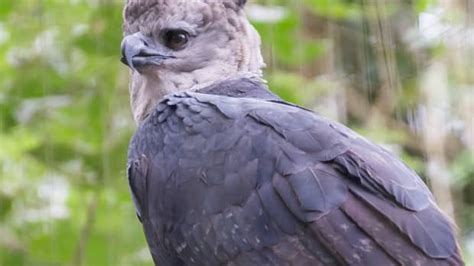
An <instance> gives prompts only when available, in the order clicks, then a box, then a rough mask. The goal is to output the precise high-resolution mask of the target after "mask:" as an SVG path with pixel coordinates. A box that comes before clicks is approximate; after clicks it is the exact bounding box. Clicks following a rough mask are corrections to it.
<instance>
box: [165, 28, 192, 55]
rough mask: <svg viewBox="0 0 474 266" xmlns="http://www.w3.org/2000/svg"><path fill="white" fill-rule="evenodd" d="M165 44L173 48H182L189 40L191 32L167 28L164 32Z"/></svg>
mask: <svg viewBox="0 0 474 266" xmlns="http://www.w3.org/2000/svg"><path fill="white" fill-rule="evenodd" d="M162 40H163V44H164V45H165V46H166V47H168V48H170V49H173V50H181V49H183V48H184V47H185V46H186V44H188V42H189V33H188V32H187V31H185V30H181V29H171V30H170V29H169V30H165V31H164V32H163V34H162Z"/></svg>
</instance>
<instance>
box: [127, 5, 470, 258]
mask: <svg viewBox="0 0 474 266" xmlns="http://www.w3.org/2000/svg"><path fill="white" fill-rule="evenodd" d="M244 4H245V0H128V1H127V4H126V6H125V11H124V32H125V38H124V40H123V42H122V54H123V59H122V61H123V62H124V63H125V64H127V65H128V66H129V67H130V68H131V69H132V71H131V85H130V92H131V105H132V111H133V115H134V118H135V120H136V121H137V123H138V125H139V127H138V130H137V132H136V133H135V135H134V137H133V138H132V141H131V143H130V147H129V157H128V160H129V161H128V177H129V185H130V188H131V192H132V196H133V200H134V203H135V206H136V212H137V215H138V217H139V219H140V221H141V223H142V224H143V228H144V232H145V235H146V239H147V242H148V246H149V248H150V251H151V254H152V257H153V259H154V262H155V264H156V265H222V264H223V265H375V266H385V265H462V264H463V262H462V258H461V255H460V250H459V248H458V245H457V243H456V240H455V230H454V229H453V225H452V224H451V222H450V221H449V219H448V218H447V217H446V216H445V215H444V214H443V213H442V212H441V211H440V210H439V208H438V207H437V206H436V204H435V202H434V199H433V196H432V195H431V193H430V192H429V190H428V188H427V187H426V186H425V184H424V183H423V182H422V180H421V179H420V178H419V177H418V176H417V175H416V173H415V172H414V171H412V170H411V169H410V168H408V167H407V166H406V165H405V164H403V163H402V162H400V160H398V159H397V158H395V157H394V156H393V155H392V154H390V153H389V152H388V151H386V150H384V149H383V148H381V147H380V146H378V145H376V144H373V143H372V142H370V141H368V140H367V139H365V138H363V137H361V136H359V135H357V134H356V133H354V132H353V131H351V130H350V129H348V128H346V127H345V126H343V125H341V124H338V123H336V122H333V121H330V120H328V119H326V118H324V117H321V116H319V115H318V114H315V113H313V112H311V111H309V110H306V109H304V108H301V107H299V106H296V105H293V104H291V103H288V102H285V101H283V100H282V99H280V98H279V97H278V96H276V95H275V94H273V93H272V92H270V90H269V89H268V88H267V87H266V85H265V82H264V81H263V79H262V68H263V67H264V63H263V60H262V56H261V53H260V38H259V35H258V34H257V32H256V31H255V29H254V28H253V27H252V26H251V25H250V23H249V21H248V20H247V18H246V16H245V14H244V11H243V5H244Z"/></svg>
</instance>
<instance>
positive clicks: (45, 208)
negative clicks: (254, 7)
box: [0, 0, 474, 265]
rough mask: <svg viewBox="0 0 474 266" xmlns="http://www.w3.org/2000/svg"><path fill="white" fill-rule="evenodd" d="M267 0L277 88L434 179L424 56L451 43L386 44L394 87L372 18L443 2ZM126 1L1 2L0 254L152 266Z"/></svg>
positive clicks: (467, 157) (454, 169)
mask: <svg viewBox="0 0 474 266" xmlns="http://www.w3.org/2000/svg"><path fill="white" fill-rule="evenodd" d="M254 2H259V3H261V4H264V5H269V6H273V5H279V6H282V7H283V9H282V10H284V12H283V16H282V17H281V18H280V19H278V20H277V21H264V20H255V23H254V24H255V26H256V28H257V29H258V30H259V32H260V33H261V35H262V39H263V48H264V54H265V57H266V62H267V64H268V69H267V73H266V78H267V79H268V81H269V84H270V87H271V88H272V89H273V90H274V91H275V92H276V93H277V94H279V95H280V96H282V97H283V98H285V99H287V100H289V101H291V102H295V103H298V104H302V105H305V106H307V107H309V108H314V109H316V110H318V111H320V112H322V113H324V114H326V115H328V116H330V117H332V118H335V119H339V120H342V121H343V122H346V123H348V124H349V125H350V126H352V127H353V128H355V129H356V130H357V131H359V132H361V133H362V134H364V135H367V136H369V137H370V138H372V139H374V140H376V141H377V142H380V143H386V144H389V145H395V146H396V149H395V151H398V152H399V155H400V156H402V157H403V158H404V160H405V161H406V162H407V163H408V164H410V165H411V166H412V167H414V168H415V169H416V170H417V171H418V172H419V173H420V174H421V175H422V176H423V177H424V178H426V176H427V169H426V159H427V157H426V151H425V150H423V147H420V146H419V143H420V142H422V140H421V137H420V135H419V134H418V133H417V129H416V127H415V128H414V129H413V128H411V127H410V126H412V125H410V123H408V122H409V121H407V119H406V117H409V115H410V111H411V110H412V109H413V108H415V107H417V106H418V105H419V104H422V103H423V99H422V97H421V96H420V95H422V92H421V91H420V86H421V85H420V82H421V81H420V80H421V76H422V74H423V72H424V70H425V68H426V65H424V64H425V63H427V62H429V60H421V61H420V60H418V59H416V58H418V57H419V58H429V59H439V58H443V57H446V56H447V54H449V48H446V47H444V46H443V45H441V44H440V43H434V44H431V45H428V46H426V47H423V48H422V49H420V50H418V51H417V52H416V53H413V52H412V51H411V50H410V49H412V48H411V47H410V46H409V45H407V44H406V43H403V42H402V40H401V38H399V39H396V38H395V37H394V40H391V41H392V42H393V45H394V48H393V49H392V48H386V47H385V48H384V49H388V50H390V51H392V52H393V53H392V56H393V58H392V59H390V60H391V61H390V62H389V63H393V66H394V67H395V68H396V70H397V71H396V72H397V75H398V81H399V83H398V85H397V86H395V87H397V89H398V90H396V91H395V94H388V96H387V91H386V90H384V88H385V87H386V86H387V85H386V80H387V77H386V75H384V74H383V73H384V67H385V66H384V65H383V64H381V63H380V58H379V57H378V56H379V55H380V53H379V52H380V51H381V49H380V46H381V45H380V43H377V42H376V41H374V40H377V36H376V34H375V33H376V32H377V30H376V29H374V28H371V27H372V26H371V25H373V24H374V20H378V22H380V21H381V20H383V22H385V23H388V25H393V26H394V28H397V27H401V28H403V27H404V26H405V25H401V26H400V25H398V23H401V22H407V21H408V23H410V21H411V23H412V24H413V25H416V18H417V16H418V15H419V14H420V12H423V11H425V10H427V9H428V8H429V7H430V6H433V5H434V4H436V3H437V2H436V1H434V0H419V1H392V2H390V5H386V6H385V7H384V8H383V9H382V10H380V6H378V5H376V4H373V3H374V1H372V2H371V1H354V0H337V1H335V0H300V1H276V0H275V1H269V0H268V1H254ZM362 3H369V4H368V5H366V6H365V7H364V5H362ZM371 3H372V4H371ZM121 9H122V1H107V0H100V1H99V0H96V1H92V0H89V1H87V0H70V1H60V0H20V1H18V0H2V3H1V4H0V265H152V262H151V259H150V256H149V254H148V250H147V247H146V242H145V239H144V237H143V233H142V230H141V226H140V224H139V222H138V220H137V218H136V216H135V213H134V208H133V204H132V201H131V199H130V196H129V191H128V185H127V180H126V173H125V166H126V153H127V145H128V141H129V139H130V137H131V134H132V133H133V131H134V128H135V125H134V123H133V121H132V119H131V114H130V111H129V107H128V91H127V87H128V78H127V77H128V72H127V69H126V68H125V67H124V66H122V65H121V64H120V63H119V56H120V52H119V46H120V42H121V38H122V32H121V14H122V10H121ZM381 17H382V18H381ZM404 18H411V19H412V20H409V19H408V20H404ZM390 30H393V29H390ZM392 33H393V32H392ZM393 35H394V36H395V35H396V34H395V33H393ZM374 42H375V44H374ZM383 51H385V50H383ZM415 55H416V56H415ZM415 59H416V60H415ZM387 62H388V61H387ZM387 62H385V63H387ZM456 66H457V67H460V68H462V67H464V68H466V67H469V66H465V65H462V64H460V63H457V65H456ZM452 69H453V70H454V69H456V68H452ZM471 69H472V66H471ZM450 70H451V69H450ZM472 76H474V75H472ZM472 76H471V75H468V74H464V75H463V74H462V73H461V72H460V71H456V72H450V73H449V77H450V78H449V82H450V85H453V86H454V87H456V88H461V89H459V91H458V92H457V94H456V95H455V96H453V100H452V102H453V103H457V102H458V100H459V99H463V98H464V99H465V98H466V95H468V94H466V93H467V91H468V90H466V89H462V88H464V87H465V85H466V84H467V85H469V86H472ZM469 77H471V78H470V79H469ZM467 85H466V86H467ZM341 97H342V98H341ZM454 97H455V98H454ZM387 99H388V102H387ZM376 110H382V111H376ZM459 116H460V117H462V116H463V114H460V115H459ZM471 116H472V114H471ZM468 117H469V114H468ZM471 122H473V121H471ZM454 135H455V136H454V137H453V139H454V144H453V145H451V142H449V145H450V147H451V146H452V147H454V148H452V149H449V151H448V152H447V157H448V159H447V160H448V168H449V170H450V173H451V175H452V176H454V178H453V179H452V180H453V184H454V186H453V187H454V188H453V189H454V190H455V192H459V193H458V194H457V195H461V196H457V197H455V205H456V210H457V212H456V218H457V219H458V222H459V223H460V228H461V235H462V236H466V239H467V235H468V233H469V232H470V231H471V230H472V228H473V223H474V217H472V215H470V214H469V213H474V212H472V211H473V210H474V209H473V206H474V199H471V198H472V196H471V198H469V197H467V196H466V197H464V196H463V195H468V194H472V193H470V192H472V191H473V190H474V181H473V179H474V178H473V177H474V171H473V169H474V165H473V160H472V151H471V150H469V148H468V147H466V145H465V144H464V143H463V142H462V141H461V140H460V139H461V137H459V136H457V135H456V134H454ZM458 206H459V207H458ZM466 241H467V240H466ZM471 241H472V240H471ZM468 255H469V254H468Z"/></svg>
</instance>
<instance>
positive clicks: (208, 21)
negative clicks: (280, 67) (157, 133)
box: [122, 0, 264, 122]
mask: <svg viewBox="0 0 474 266" xmlns="http://www.w3.org/2000/svg"><path fill="white" fill-rule="evenodd" d="M245 2H246V1H245V0H128V1H127V4H126V6H125V10H124V25H123V29H124V33H125V38H124V39H123V41H122V55H123V58H122V62H123V63H125V64H126V65H128V66H129V67H130V69H131V73H132V74H131V84H130V92H131V103H132V111H133V114H134V117H135V120H136V121H137V122H140V121H141V120H143V119H144V118H145V117H146V115H147V114H148V113H149V112H150V111H151V110H152V108H153V107H154V106H155V104H156V103H157V102H158V101H159V100H160V99H161V98H162V97H163V96H164V95H166V94H168V93H172V92H175V91H183V90H190V89H199V88H202V87H204V86H206V85H210V84H212V83H214V82H217V81H220V80H223V79H227V78H231V77H234V76H241V75H242V76H256V77H260V76H261V75H262V68H263V67H264V63H263V59H262V56H261V53H260V37H259V35H258V33H257V32H256V30H255V29H254V28H253V27H252V26H251V25H250V23H249V21H248V20H247V18H246V16H245V14H244V12H243V6H244V4H245Z"/></svg>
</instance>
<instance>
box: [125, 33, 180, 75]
mask: <svg viewBox="0 0 474 266" xmlns="http://www.w3.org/2000/svg"><path fill="white" fill-rule="evenodd" d="M151 43H152V42H151V40H149V38H147V37H145V36H144V35H143V34H142V33H140V32H137V33H135V34H132V35H129V36H126V37H125V38H124V39H123V41H122V45H121V46H122V47H121V48H122V58H121V59H120V61H121V62H122V63H124V64H125V65H127V66H128V67H130V68H131V69H132V70H134V71H137V69H136V68H137V67H141V66H147V65H156V66H159V65H161V64H162V63H163V61H164V60H166V59H169V58H174V57H173V56H171V55H167V54H165V53H164V52H160V51H158V50H157V49H156V48H154V47H152V46H151V45H150V44H151Z"/></svg>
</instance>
